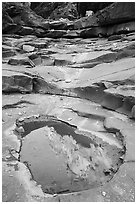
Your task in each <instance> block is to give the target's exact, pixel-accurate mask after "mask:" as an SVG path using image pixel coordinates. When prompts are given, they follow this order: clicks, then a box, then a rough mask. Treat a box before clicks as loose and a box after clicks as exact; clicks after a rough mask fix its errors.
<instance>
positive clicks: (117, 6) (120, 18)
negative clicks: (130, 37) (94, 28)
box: [96, 2, 135, 26]
mask: <svg viewBox="0 0 137 204" xmlns="http://www.w3.org/2000/svg"><path fill="white" fill-rule="evenodd" d="M96 17H97V18H98V20H99V25H100V26H106V25H110V24H119V23H125V22H129V21H134V20H135V2H115V3H113V4H111V5H110V6H108V7H106V8H104V9H103V10H100V11H98V12H97V13H96Z"/></svg>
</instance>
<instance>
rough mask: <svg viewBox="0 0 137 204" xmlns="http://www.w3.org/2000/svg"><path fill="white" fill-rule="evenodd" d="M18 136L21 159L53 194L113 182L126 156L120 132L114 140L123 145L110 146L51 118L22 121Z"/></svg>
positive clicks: (91, 135)
mask: <svg viewBox="0 0 137 204" xmlns="http://www.w3.org/2000/svg"><path fill="white" fill-rule="evenodd" d="M106 132H107V131H106ZM15 134H16V135H17V137H18V139H20V143H21V146H20V152H19V158H18V160H19V161H20V162H22V163H24V164H25V165H26V166H27V168H28V169H29V171H30V173H31V176H32V179H33V180H35V181H36V182H37V184H38V185H40V186H41V189H42V190H43V192H44V193H49V194H61V193H71V192H78V191H82V190H87V189H91V188H96V187H98V186H100V185H103V184H105V183H106V182H109V181H110V180H111V179H112V178H113V176H114V174H115V173H116V172H117V171H118V169H119V167H120V165H121V164H122V163H123V158H124V155H125V146H124V141H123V137H122V136H120V135H119V136H120V139H118V132H117V133H116V134H113V137H114V139H115V140H117V142H118V143H119V145H116V143H114V144H112V145H110V144H109V143H107V142H106V141H103V140H102V139H101V138H99V137H97V135H96V134H91V133H89V132H85V131H79V130H78V129H77V127H76V126H72V125H70V124H69V123H67V122H64V121H61V120H58V119H57V118H55V117H51V116H44V115H43V116H32V117H28V118H23V119H18V120H17V121H16V128H15ZM108 134H109V133H108ZM110 134H111V133H110Z"/></svg>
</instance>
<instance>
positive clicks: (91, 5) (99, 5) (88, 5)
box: [77, 2, 113, 17]
mask: <svg viewBox="0 0 137 204" xmlns="http://www.w3.org/2000/svg"><path fill="white" fill-rule="evenodd" d="M112 3H113V2H78V3H77V10H78V14H79V16H82V17H84V16H85V14H86V11H89V10H91V11H93V12H94V13H96V12H97V11H99V10H101V9H103V8H105V7H107V6H109V5H110V4H112Z"/></svg>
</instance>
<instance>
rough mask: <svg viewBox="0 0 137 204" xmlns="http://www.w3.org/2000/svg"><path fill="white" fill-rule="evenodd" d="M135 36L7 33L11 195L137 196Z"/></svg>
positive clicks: (6, 153) (6, 138)
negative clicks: (55, 36)
mask: <svg viewBox="0 0 137 204" xmlns="http://www.w3.org/2000/svg"><path fill="white" fill-rule="evenodd" d="M131 36H132V37H133V34H131V35H127V36H126V40H124V41H123V40H122V41H121V40H116V41H107V40H106V39H96V40H95V39H75V40H73V39H72V40H67V39H63V40H62V41H61V40H58V39H57V40H54V39H47V38H45V39H37V38H34V36H28V37H23V38H17V37H16V36H14V37H13V36H12V37H9V36H5V37H4V38H3V54H4V56H3V81H2V82H3V178H4V179H3V200H4V201H78V200H79V201H133V200H134V173H133V172H131V169H130V168H129V167H130V166H131V165H134V161H135V158H134V117H135V115H134V113H135V106H134V105H135V96H134V88H135V87H134V38H131ZM28 42H29V44H28ZM13 55H15V56H13ZM11 93H12V94H11ZM28 93H29V94H28ZM133 170H134V167H133V168H132V171H133ZM11 172H12V176H11ZM13 186H14V188H13ZM16 194H18V195H16ZM23 195H24V196H23Z"/></svg>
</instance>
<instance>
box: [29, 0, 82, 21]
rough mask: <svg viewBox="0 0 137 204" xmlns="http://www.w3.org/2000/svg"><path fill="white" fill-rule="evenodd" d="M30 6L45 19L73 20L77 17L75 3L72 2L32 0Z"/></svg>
mask: <svg viewBox="0 0 137 204" xmlns="http://www.w3.org/2000/svg"><path fill="white" fill-rule="evenodd" d="M31 8H32V9H33V10H34V11H35V12H36V13H37V14H38V15H40V16H42V17H43V18H45V19H47V18H49V19H56V20H57V19H59V18H67V19H69V20H73V19H75V18H76V17H78V13H77V8H76V3H73V2H72V3H70V2H41V3H37V2H32V3H31Z"/></svg>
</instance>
